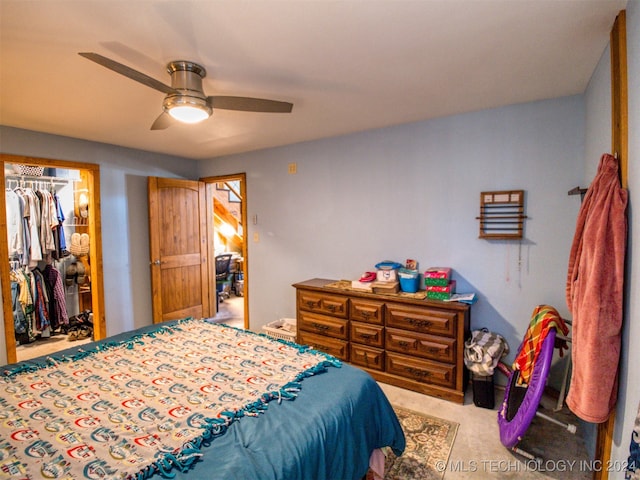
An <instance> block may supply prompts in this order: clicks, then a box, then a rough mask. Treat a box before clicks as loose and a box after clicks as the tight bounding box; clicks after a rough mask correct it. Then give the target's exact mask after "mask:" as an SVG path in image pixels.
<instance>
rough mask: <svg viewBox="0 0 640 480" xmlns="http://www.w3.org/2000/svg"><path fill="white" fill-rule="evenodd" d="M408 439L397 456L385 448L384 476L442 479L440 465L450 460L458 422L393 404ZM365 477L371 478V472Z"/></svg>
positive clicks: (389, 479) (410, 479)
mask: <svg viewBox="0 0 640 480" xmlns="http://www.w3.org/2000/svg"><path fill="white" fill-rule="evenodd" d="M393 409H394V410H395V412H396V415H397V416H398V419H399V420H400V424H401V425H402V430H403V431H404V435H405V437H406V440H407V447H406V448H405V451H404V453H403V454H402V455H401V456H400V457H397V456H396V455H394V453H393V452H392V451H391V450H390V449H388V451H385V453H386V455H387V458H386V461H385V475H384V480H441V479H442V478H443V477H444V470H445V469H444V468H442V466H443V465H445V464H446V462H447V461H448V460H449V454H450V453H451V449H452V448H453V442H454V440H455V438H456V433H457V432H458V426H459V424H458V423H456V422H451V421H449V420H443V419H440V418H436V417H432V416H430V415H424V414H421V413H417V412H414V411H412V410H407V409H406V408H401V407H397V406H394V407H393ZM367 480H373V475H372V473H371V472H369V474H368V475H367Z"/></svg>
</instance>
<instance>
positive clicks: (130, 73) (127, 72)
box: [78, 52, 176, 93]
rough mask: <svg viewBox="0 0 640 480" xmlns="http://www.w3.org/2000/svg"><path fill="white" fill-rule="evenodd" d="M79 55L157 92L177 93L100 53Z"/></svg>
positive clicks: (167, 86)
mask: <svg viewBox="0 0 640 480" xmlns="http://www.w3.org/2000/svg"><path fill="white" fill-rule="evenodd" d="M78 55H80V56H82V57H84V58H88V59H89V60H91V61H93V62H96V63H97V64H99V65H102V66H103V67H107V68H108V69H109V70H113V71H114V72H116V73H119V74H120V75H124V76H125V77H128V78H130V79H131V80H135V81H136V82H140V83H141V84H143V85H146V86H147V87H151V88H154V89H156V90H160V91H161V92H162V93H176V91H175V90H174V89H173V88H171V87H170V86H169V85H165V84H164V83H162V82H160V81H158V80H156V79H155V78H152V77H150V76H148V75H145V74H144V73H142V72H139V71H137V70H134V69H133V68H130V67H127V66H126V65H123V64H122V63H118V62H116V61H115V60H111V59H110V58H107V57H103V56H102V55H100V54H99V53H93V52H79V53H78Z"/></svg>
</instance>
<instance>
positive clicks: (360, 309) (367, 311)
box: [349, 298, 384, 325]
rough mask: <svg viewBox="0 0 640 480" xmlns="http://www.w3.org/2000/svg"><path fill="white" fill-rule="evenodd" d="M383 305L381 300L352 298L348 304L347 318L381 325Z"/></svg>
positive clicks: (382, 321)
mask: <svg viewBox="0 0 640 480" xmlns="http://www.w3.org/2000/svg"><path fill="white" fill-rule="evenodd" d="M383 307H384V303H382V302H374V301H371V300H362V299H360V298H352V299H351V303H350V305H349V318H351V320H357V321H359V322H367V323H375V324H378V325H382V324H383V323H384V314H383V312H384V310H383Z"/></svg>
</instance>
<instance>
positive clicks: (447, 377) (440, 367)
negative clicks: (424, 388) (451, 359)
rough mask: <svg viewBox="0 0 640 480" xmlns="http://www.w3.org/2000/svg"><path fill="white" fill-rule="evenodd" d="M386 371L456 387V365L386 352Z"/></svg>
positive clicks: (420, 380) (426, 381) (425, 381)
mask: <svg viewBox="0 0 640 480" xmlns="http://www.w3.org/2000/svg"><path fill="white" fill-rule="evenodd" d="M386 372H387V373H393V374H395V375H401V376H403V377H406V378H410V379H412V380H416V381H419V382H424V383H431V384H434V385H442V386H443V387H451V388H453V387H455V385H456V367H455V365H450V364H446V363H438V362H432V361H431V360H422V359H418V358H412V357H408V356H406V355H400V354H397V353H391V352H387V353H386Z"/></svg>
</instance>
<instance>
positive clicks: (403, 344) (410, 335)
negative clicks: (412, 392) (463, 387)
mask: <svg viewBox="0 0 640 480" xmlns="http://www.w3.org/2000/svg"><path fill="white" fill-rule="evenodd" d="M352 335H353V334H352ZM385 344H386V348H387V350H390V351H394V352H400V353H406V354H407V355H417V356H419V357H423V358H430V359H432V360H437V361H439V362H449V363H454V362H455V360H456V341H455V339H453V338H449V337H436V336H433V335H428V334H426V333H417V332H411V331H407V330H398V329H395V328H387V329H386V331H385Z"/></svg>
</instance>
